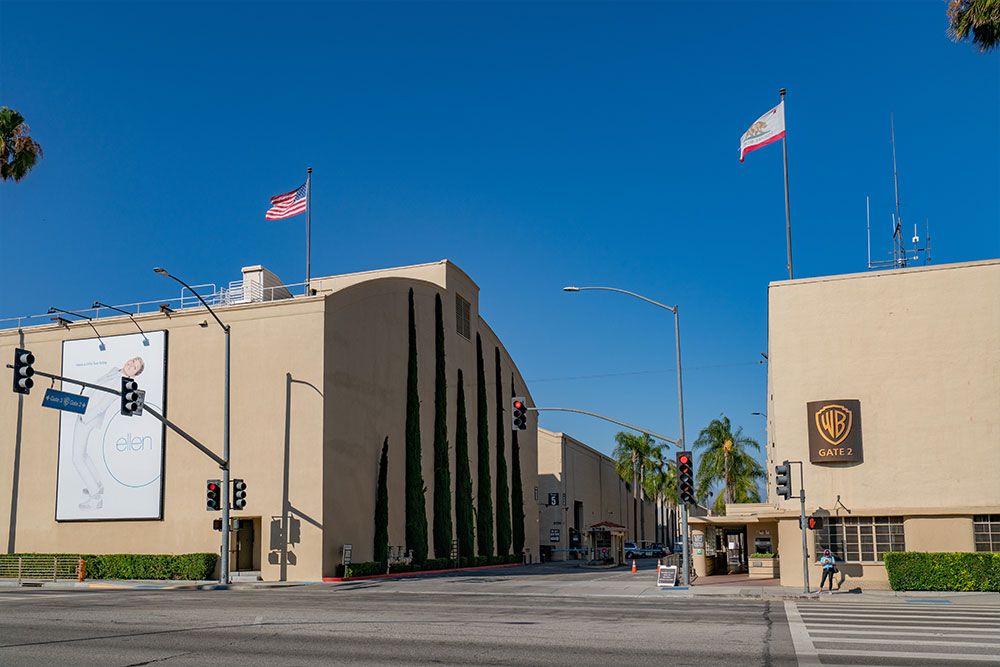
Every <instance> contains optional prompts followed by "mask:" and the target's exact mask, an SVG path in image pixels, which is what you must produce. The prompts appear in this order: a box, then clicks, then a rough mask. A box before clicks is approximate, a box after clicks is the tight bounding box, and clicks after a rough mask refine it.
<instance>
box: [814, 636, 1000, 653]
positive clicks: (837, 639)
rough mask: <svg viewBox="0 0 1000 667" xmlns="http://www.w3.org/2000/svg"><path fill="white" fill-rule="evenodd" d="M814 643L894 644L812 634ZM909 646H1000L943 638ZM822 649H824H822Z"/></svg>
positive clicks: (919, 641)
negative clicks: (952, 640)
mask: <svg viewBox="0 0 1000 667" xmlns="http://www.w3.org/2000/svg"><path fill="white" fill-rule="evenodd" d="M812 639H813V643H823V642H837V643H840V644H892V643H893V640H892V639H872V638H870V637H821V636H818V635H812ZM906 645H907V646H964V647H965V648H973V647H974V648H1000V644H997V643H994V642H977V643H971V642H951V641H945V640H943V639H910V638H907V639H906ZM820 650H822V649H820Z"/></svg>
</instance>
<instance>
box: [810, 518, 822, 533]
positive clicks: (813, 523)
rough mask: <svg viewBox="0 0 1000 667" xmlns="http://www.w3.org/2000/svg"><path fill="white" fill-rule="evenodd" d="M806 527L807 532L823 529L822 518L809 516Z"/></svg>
mask: <svg viewBox="0 0 1000 667" xmlns="http://www.w3.org/2000/svg"><path fill="white" fill-rule="evenodd" d="M806 525H807V526H808V527H809V530H819V529H820V528H822V527H823V517H821V516H811V517H809V518H808V519H806Z"/></svg>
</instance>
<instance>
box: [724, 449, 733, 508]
mask: <svg viewBox="0 0 1000 667" xmlns="http://www.w3.org/2000/svg"><path fill="white" fill-rule="evenodd" d="M724 474H725V477H726V479H725V485H726V486H725V489H724V492H723V495H722V501H723V502H724V503H726V504H727V505H728V504H729V503H731V502H732V493H731V492H730V486H731V480H730V479H729V452H725V473H724Z"/></svg>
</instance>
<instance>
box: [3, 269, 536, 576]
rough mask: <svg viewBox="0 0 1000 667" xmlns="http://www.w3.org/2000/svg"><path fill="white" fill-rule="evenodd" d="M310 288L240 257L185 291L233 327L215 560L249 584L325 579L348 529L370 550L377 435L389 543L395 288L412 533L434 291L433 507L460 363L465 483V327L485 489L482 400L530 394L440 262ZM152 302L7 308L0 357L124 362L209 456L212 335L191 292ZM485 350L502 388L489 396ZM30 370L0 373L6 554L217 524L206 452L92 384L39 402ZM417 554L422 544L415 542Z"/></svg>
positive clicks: (108, 368)
mask: <svg viewBox="0 0 1000 667" xmlns="http://www.w3.org/2000/svg"><path fill="white" fill-rule="evenodd" d="M171 284H172V283H171ZM310 287H311V293H310V294H309V295H304V294H303V293H302V292H303V289H302V287H301V286H299V287H291V286H289V287H285V286H282V285H281V281H280V280H279V279H278V278H277V277H276V276H274V274H272V273H271V272H269V271H267V270H266V269H264V268H263V267H260V266H252V267H247V268H245V269H243V276H242V280H238V281H234V282H233V283H230V284H229V285H228V286H226V287H223V288H214V287H211V286H210V287H205V288H202V289H204V290H205V291H207V292H208V293H209V295H210V298H211V299H212V300H213V301H214V304H215V305H214V306H213V307H214V308H215V310H216V312H217V313H218V315H219V317H220V318H221V319H222V321H223V322H225V323H226V324H228V325H229V326H231V331H232V334H231V341H232V364H231V368H232V416H231V424H232V426H231V432H232V436H231V468H232V476H233V477H234V478H242V479H244V480H246V483H247V487H248V488H247V500H248V502H247V505H246V508H245V509H243V510H240V511H234V512H233V516H234V517H235V518H237V519H239V521H240V528H239V529H238V530H236V531H235V532H234V533H233V537H232V543H231V546H230V554H231V558H230V560H231V567H232V569H233V570H234V571H235V572H239V571H248V572H251V573H254V574H256V573H258V572H259V573H260V577H261V578H262V579H264V580H272V581H273V580H298V581H315V580H319V579H321V578H323V577H330V576H334V575H335V573H336V570H337V566H338V565H339V564H341V562H342V559H343V557H344V546H345V545H351V547H352V554H351V558H352V560H353V561H354V562H362V561H368V560H371V559H372V556H373V533H374V503H375V493H376V478H377V474H378V465H379V457H380V453H381V449H382V444H383V442H384V440H385V439H386V438H388V442H389V450H388V451H389V455H388V460H389V465H388V489H389V508H390V509H389V543H390V545H393V546H399V547H402V545H404V543H405V539H404V497H403V488H404V431H405V417H406V414H405V407H406V386H407V361H408V342H407V341H408V295H409V292H410V290H412V291H413V302H414V310H415V324H416V334H417V362H418V378H419V395H420V400H421V410H420V430H421V440H422V461H423V466H422V468H423V469H422V473H423V480H424V484H425V486H426V488H427V491H426V499H425V505H426V509H427V515H428V516H427V520H428V539H430V536H431V535H432V526H433V516H432V513H433V488H434V472H433V449H432V447H433V424H434V393H435V392H434V368H435V298H436V297H437V296H440V298H441V302H442V313H443V318H442V320H443V324H444V333H445V359H446V377H447V420H448V440H449V446H450V449H449V452H450V453H449V457H450V466H451V485H452V489H451V491H452V512H454V481H455V460H454V457H455V448H454V445H455V433H456V425H457V423H456V419H457V418H456V415H457V406H456V402H457V393H458V392H457V386H458V372H459V370H461V371H463V374H464V380H463V384H464V390H465V403H466V405H465V407H466V411H467V415H468V419H467V422H468V424H467V425H468V432H469V440H470V443H469V459H470V467H471V470H472V482H473V495H474V497H475V494H477V493H478V492H479V489H478V488H477V479H476V477H477V476H476V470H477V452H476V427H477V426H476V411H477V407H476V367H477V352H476V350H477V343H476V341H477V337H479V338H480V339H481V342H482V349H483V360H484V368H485V378H486V383H485V384H486V391H487V405H488V410H487V412H488V414H487V419H488V423H489V433H490V436H489V438H490V452H491V454H490V469H491V480H492V484H493V485H494V486H493V491H494V492H495V483H496V467H497V466H496V443H497V429H498V428H503V429H506V433H505V436H506V437H505V442H506V445H505V457H506V462H507V469H508V474H512V473H510V471H511V470H512V460H511V459H512V456H511V454H512V451H511V448H512V442H511V436H510V428H511V426H510V424H509V423H507V422H505V423H503V424H497V423H496V422H497V418H496V415H497V408H498V407H501V408H502V407H505V406H506V405H507V403H508V402H509V400H510V395H511V392H512V391H513V392H516V393H517V394H518V395H523V396H529V397H530V393H529V392H528V390H527V388H526V387H525V384H524V380H523V379H522V377H521V375H520V373H519V372H518V370H517V367H516V365H515V364H514V362H513V360H512V359H511V358H510V355H509V354H508V353H507V351H506V349H505V348H504V346H503V344H502V343H501V342H500V340H499V339H498V338H497V336H496V335H495V334H494V333H493V331H492V330H491V329H490V327H489V326H488V325H487V324H486V322H485V321H484V320H483V319H482V318H481V317H480V310H479V288H478V287H477V285H476V284H475V283H474V282H473V281H472V279H471V278H469V276H468V275H466V274H465V273H464V272H463V271H462V270H461V269H460V268H458V267H457V266H456V265H455V264H453V263H451V262H449V261H445V260H442V261H440V262H434V263H430V264H423V265H418V266H409V267H401V268H394V269H385V270H377V271H369V272H363V273H354V274H347V275H337V276H330V277H325V278H315V279H313V280H312V282H311V285H310ZM293 292H296V293H295V294H293ZM158 306H159V302H147V303H146V304H145V305H141V306H138V307H136V306H135V305H133V306H123V308H124V309H125V310H128V311H129V312H133V313H135V312H138V314H136V315H134V320H133V319H130V318H129V317H128V316H126V315H123V314H120V313H118V312H115V311H111V310H107V309H102V310H99V311H92V310H86V311H84V312H85V313H86V314H89V315H91V316H94V317H95V319H93V321H92V323H91V324H93V326H91V325H90V324H88V323H87V322H86V321H85V320H76V319H74V318H70V317H66V318H65V320H69V322H67V321H65V320H64V321H59V320H55V321H50V318H49V317H46V318H42V319H30V320H23V321H21V322H20V327H19V328H18V327H17V326H12V323H10V322H7V323H5V325H6V326H9V327H11V328H7V329H5V330H0V356H2V357H3V359H5V360H7V361H5V363H10V361H9V360H10V359H11V358H12V356H13V351H14V349H15V348H16V347H23V348H27V349H30V350H31V351H32V352H33V353H34V355H35V357H36V362H35V368H36V370H40V371H48V372H51V373H59V372H60V369H62V373H63V374H64V375H67V376H70V377H76V378H77V379H81V380H87V379H88V378H91V380H90V381H95V380H97V379H98V378H100V377H104V378H105V379H106V378H108V377H112V384H113V383H115V382H117V381H118V379H119V376H120V375H121V373H122V372H124V370H125V369H132V372H134V371H135V370H136V369H138V367H139V366H141V367H142V369H141V371H140V372H139V374H138V375H136V379H137V381H138V382H139V383H140V387H141V388H143V389H144V390H146V391H147V397H146V398H147V402H148V403H149V404H150V405H155V406H156V407H157V408H159V409H160V410H162V411H164V412H165V414H166V416H167V417H168V418H169V419H170V420H172V421H173V422H175V423H176V424H178V425H179V426H181V427H182V428H183V429H184V430H185V431H187V432H188V433H190V434H191V435H192V436H194V437H195V438H196V439H198V440H200V441H201V442H203V443H204V444H205V445H206V446H208V447H209V448H210V449H213V450H214V451H215V452H216V453H220V454H221V452H222V447H221V438H222V426H223V414H222V410H223V371H224V366H223V334H222V331H221V330H220V328H219V327H218V326H217V324H216V323H215V322H214V321H213V320H212V318H211V316H210V315H209V314H208V313H207V312H206V310H205V309H204V308H203V307H200V306H199V305H198V303H197V302H196V300H195V299H194V298H193V296H192V295H191V294H190V293H183V292H182V294H181V298H179V299H172V300H167V301H166V305H165V307H163V308H160V307H158ZM56 316H57V317H58V316H59V315H58V314H57V315H56ZM14 324H15V325H16V323H14ZM497 355H499V360H500V361H499V364H500V367H499V376H500V378H501V379H502V385H503V387H502V392H503V394H504V395H503V396H501V397H499V398H500V405H498V404H497V396H496V390H495V377H496V375H495V374H496V371H497V368H496V359H497V358H498V356H497ZM137 358H138V359H139V360H140V361H134V360H135V359H137ZM7 372H8V373H10V371H9V370H8V371H7ZM8 378H9V376H8ZM36 380H37V382H36V385H35V388H34V389H33V390H32V393H31V395H30V396H26V397H23V400H19V397H18V395H16V394H14V393H13V392H11V391H10V390H9V388H8V389H7V390H5V391H0V461H2V463H0V527H2V528H0V530H2V532H3V542H4V547H5V551H6V552H8V553H31V552H33V553H74V554H79V553H190V552H212V553H217V552H218V550H219V535H220V534H219V532H217V531H215V530H213V525H212V523H213V519H217V518H219V516H220V514H219V513H217V512H209V511H206V505H205V500H206V480H209V479H213V478H219V477H221V474H220V470H219V468H218V466H217V465H216V464H215V463H213V462H212V461H211V460H210V459H209V458H207V457H206V456H205V455H204V454H202V453H201V452H199V451H197V450H196V449H195V448H194V447H192V446H191V445H189V444H188V443H187V442H185V441H184V440H182V439H181V438H180V437H178V436H177V435H176V434H174V433H173V432H170V431H167V430H164V429H162V428H161V427H160V425H159V424H158V423H157V422H156V421H155V420H152V418H151V417H148V415H144V416H143V417H136V418H127V417H121V416H120V414H119V405H118V403H117V397H113V398H114V401H107V400H102V399H101V398H100V397H92V398H91V401H92V404H91V405H92V407H93V408H94V410H92V411H90V412H88V414H84V415H79V416H78V415H75V414H71V413H68V412H59V411H57V410H53V409H49V408H46V407H43V406H42V405H41V403H42V396H43V394H44V392H45V389H47V388H48V386H49V382H48V381H46V380H42V379H41V378H37V377H36ZM102 382H103V381H102ZM6 386H8V387H9V385H6ZM56 388H58V384H57V385H56ZM78 389H79V388H76V389H73V391H77V390H78ZM529 400H530V398H529ZM91 413H97V414H91ZM505 414H507V413H505ZM151 420H152V421H151ZM535 425H536V420H535V416H534V415H530V416H529V428H528V430H526V431H522V432H521V433H520V434H519V442H518V445H519V450H520V451H519V453H520V475H521V479H522V486H523V489H524V502H525V505H526V507H524V516H525V519H524V521H525V530H524V534H525V540H526V543H525V553H526V555H527V556H528V557H534V558H536V559H537V553H538V541H537V536H538V526H537V512H536V511H535V499H534V488H535V485H536V478H537V467H536V466H537V449H536V436H535ZM509 486H510V480H508V488H509ZM493 500H494V507H496V498H495V497H494V499H493ZM514 514H515V516H516V515H517V511H516V509H515V511H514ZM490 520H491V521H492V520H493V518H492V517H491V518H490ZM400 551H402V549H400ZM429 551H430V557H433V556H434V553H433V545H431V548H430V549H429ZM464 555H465V554H463V556H464Z"/></svg>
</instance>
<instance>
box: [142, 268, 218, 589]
mask: <svg viewBox="0 0 1000 667" xmlns="http://www.w3.org/2000/svg"><path fill="white" fill-rule="evenodd" d="M153 271H154V272H155V273H158V274H160V275H161V276H164V277H166V278H170V279H172V280H174V281H176V282H178V283H180V284H181V285H182V286H184V287H186V288H187V289H188V291H190V292H191V293H192V294H194V295H195V296H196V297H198V301H201V305H203V306H205V308H207V309H208V312H209V313H211V314H212V317H214V318H215V321H216V322H218V323H219V326H220V327H222V331H223V332H224V333H225V334H226V361H225V367H226V370H225V383H224V384H225V387H224V389H223V391H224V392H225V397H224V401H223V408H222V460H223V464H222V465H221V466H219V467H220V468H222V553H221V554H220V560H219V581H221V582H222V583H223V584H228V583H229V486H230V485H229V325H228V324H223V323H222V320H220V319H219V316H218V315H216V314H215V311H214V310H212V307H211V306H209V305H208V302H207V301H205V300H204V299H203V298H201V295H200V294H198V292H196V291H195V290H194V288H193V287H191V286H190V285H188V284H187V283H186V282H184V281H183V280H181V279H180V278H178V277H177V276H175V275H173V274H171V273H170V272H168V271H167V270H166V269H164V268H163V267H161V266H158V267H156V268H154V269H153Z"/></svg>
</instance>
